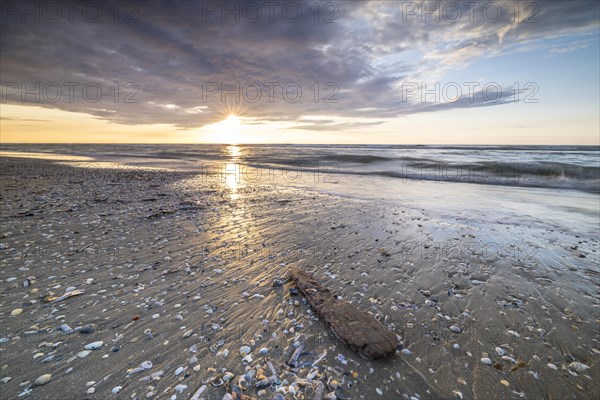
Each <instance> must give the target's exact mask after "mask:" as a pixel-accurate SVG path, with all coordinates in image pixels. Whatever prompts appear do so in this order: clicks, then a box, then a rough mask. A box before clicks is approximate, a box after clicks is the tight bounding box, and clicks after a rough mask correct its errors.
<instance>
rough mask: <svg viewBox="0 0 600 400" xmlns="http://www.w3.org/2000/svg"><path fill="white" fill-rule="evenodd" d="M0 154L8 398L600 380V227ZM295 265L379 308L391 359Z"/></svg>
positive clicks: (366, 395)
mask: <svg viewBox="0 0 600 400" xmlns="http://www.w3.org/2000/svg"><path fill="white" fill-rule="evenodd" d="M1 166H2V168H1V176H0V178H1V180H0V183H1V185H0V194H1V207H0V216H1V219H2V229H1V234H0V246H1V254H2V258H1V261H0V262H1V264H0V268H1V270H0V271H1V272H0V317H1V321H2V326H1V329H0V358H1V361H0V364H1V370H0V382H1V383H0V397H1V398H2V399H5V398H6V399H8V398H19V397H21V398H27V399H143V398H155V399H190V398H192V397H193V396H194V393H196V392H197V391H198V389H200V388H201V387H203V386H204V385H206V388H205V389H204V391H203V392H202V393H201V394H200V395H199V396H198V397H195V398H196V399H199V398H204V399H218V400H220V399H223V398H227V397H224V396H225V395H226V393H231V392H232V389H233V387H237V388H240V387H245V386H247V387H248V388H247V389H246V390H243V392H244V394H245V395H248V396H251V397H254V398H261V399H275V398H277V399H303V398H306V399H313V398H316V394H315V389H316V387H317V383H318V382H322V383H323V384H324V386H325V391H324V394H323V398H326V399H336V398H338V399H411V400H412V399H438V398H443V399H521V398H523V399H537V398H545V399H587V398H589V399H592V398H597V396H598V395H599V393H600V384H599V383H598V382H600V363H599V355H600V344H599V343H598V339H599V336H600V335H599V322H600V321H599V311H598V300H599V294H598V288H599V276H600V274H599V271H598V240H597V237H594V236H591V235H587V236H586V235H577V234H575V233H574V232H564V231H556V230H554V229H550V228H548V227H536V228H535V229H534V228H530V227H527V226H523V225H522V224H521V223H520V222H522V221H504V223H500V222H498V224H495V225H494V226H490V225H486V226H481V225H477V224H472V223H470V222H469V219H468V216H464V215H455V216H453V217H449V216H447V215H439V214H437V213H433V212H431V210H428V209H423V208H417V207H413V208H411V207H407V206H406V205H402V204H399V203H393V202H387V203H386V202H376V201H366V200H359V199H354V198H347V197H338V196H334V195H328V194H323V193H317V192H311V191H308V190H302V189H298V188H291V187H284V186H281V185H251V184H240V185H233V186H232V185H231V184H225V183H224V182H221V180H220V179H219V178H218V177H214V178H207V177H206V176H197V175H195V174H193V173H185V172H173V171H162V170H141V169H130V168H124V167H123V168H113V169H97V168H78V167H74V166H67V165H62V164H59V163H55V162H52V161H47V160H33V159H19V158H10V157H3V158H1ZM524 243H525V245H524ZM494 249H496V250H495V251H493V250H494ZM498 249H501V250H498ZM289 265H297V266H300V267H302V268H303V269H305V270H306V271H309V272H311V273H313V274H314V275H315V276H317V277H318V278H319V279H320V281H321V282H322V283H323V284H324V285H326V286H327V287H329V288H330V290H331V291H332V292H333V293H335V294H336V295H338V296H341V298H343V299H345V300H347V301H350V302H352V303H353V304H355V305H356V306H357V307H358V308H360V309H361V310H363V311H365V312H369V313H372V314H373V315H374V316H376V318H378V319H380V321H381V322H383V323H384V324H386V325H387V326H388V327H389V329H390V330H392V331H393V332H395V333H396V334H397V335H398V336H399V338H400V341H401V343H402V345H401V346H399V348H398V351H397V354H396V355H395V356H394V357H392V358H390V359H387V360H384V361H368V360H364V359H361V358H360V357H359V356H357V355H356V354H355V353H353V352H352V350H350V349H349V348H348V347H347V346H345V345H344V344H342V343H340V341H339V340H337V339H336V338H335V337H334V336H333V335H332V334H331V332H330V331H329V330H328V328H326V327H325V326H324V325H323V323H322V322H321V321H319V319H318V318H317V317H316V316H315V315H314V313H312V311H311V310H310V308H309V307H308V306H307V305H306V302H305V301H304V299H303V298H302V296H301V295H298V294H296V292H295V290H294V287H293V285H292V284H291V282H289V281H288V280H287V266H289ZM65 293H67V294H70V295H71V296H70V297H66V298H61V296H63V295H65ZM86 346H87V347H88V349H87V350H86ZM298 346H304V350H303V352H302V353H301V354H300V358H299V359H298V362H299V367H298V368H293V367H291V366H289V365H287V364H288V360H289V359H290V357H291V356H292V354H293V353H294V351H295V350H296V348H297V347H298ZM269 362H270V364H271V365H272V367H273V369H274V370H275V372H276V373H277V376H278V379H277V380H276V381H275V382H273V383H272V384H271V385H269V386H266V387H264V388H257V387H256V383H257V382H259V381H261V380H262V379H264V378H267V377H270V376H271V375H272V371H271V366H269V365H268V363H269ZM50 375H51V376H50ZM36 380H37V383H35V382H36Z"/></svg>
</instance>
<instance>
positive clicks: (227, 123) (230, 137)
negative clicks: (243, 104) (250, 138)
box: [207, 114, 245, 144]
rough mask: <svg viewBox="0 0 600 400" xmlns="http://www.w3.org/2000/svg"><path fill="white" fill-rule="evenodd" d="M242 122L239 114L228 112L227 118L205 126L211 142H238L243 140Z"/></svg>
mask: <svg viewBox="0 0 600 400" xmlns="http://www.w3.org/2000/svg"><path fill="white" fill-rule="evenodd" d="M244 128H245V127H244V124H243V122H242V120H241V119H240V117H239V116H237V115H235V114H230V115H228V116H227V118H225V119H223V120H221V121H219V122H216V123H214V124H210V125H208V126H207V129H208V131H209V132H210V133H209V140H210V141H211V142H213V143H224V144H239V143H241V142H242V141H243V140H244Z"/></svg>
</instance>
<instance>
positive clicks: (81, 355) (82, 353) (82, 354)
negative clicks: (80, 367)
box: [77, 350, 91, 358]
mask: <svg viewBox="0 0 600 400" xmlns="http://www.w3.org/2000/svg"><path fill="white" fill-rule="evenodd" d="M90 353H91V351H90V350H82V351H80V352H79V353H77V357H79V358H86V357H87V356H89V355H90Z"/></svg>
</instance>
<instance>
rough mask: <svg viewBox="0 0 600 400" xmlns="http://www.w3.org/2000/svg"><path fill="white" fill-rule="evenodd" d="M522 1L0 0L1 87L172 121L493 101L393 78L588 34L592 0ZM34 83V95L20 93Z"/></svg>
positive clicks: (110, 115)
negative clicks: (56, 7) (411, 90)
mask: <svg viewBox="0 0 600 400" xmlns="http://www.w3.org/2000/svg"><path fill="white" fill-rule="evenodd" d="M4 3H6V4H8V5H9V6H6V5H5V4H4ZM530 3H531V2H526V3H522V4H521V6H520V7H521V9H520V13H519V17H518V18H515V16H514V14H512V13H511V12H510V10H511V7H513V6H514V1H512V0H510V1H502V2H495V3H494V4H496V5H498V6H499V7H500V8H501V9H502V10H503V11H504V12H503V14H502V16H501V17H499V18H498V20H497V21H490V20H489V19H490V18H487V19H486V18H484V17H483V12H484V8H485V5H486V4H487V3H485V2H482V3H480V4H479V5H478V6H477V7H475V8H474V9H473V10H471V11H472V13H473V18H472V19H471V18H469V17H468V15H469V12H470V10H469V9H468V7H467V6H465V4H466V3H463V2H457V3H456V4H458V5H459V8H458V9H457V10H460V12H461V14H462V15H463V17H462V18H460V19H459V20H458V21H456V22H449V21H447V19H448V18H446V19H445V18H444V17H448V16H449V15H450V14H441V17H442V18H441V19H440V22H436V21H435V20H434V16H432V15H427V14H425V22H423V19H422V17H423V16H422V15H420V14H419V13H418V11H414V10H413V9H407V8H406V4H416V5H417V6H419V7H421V8H420V9H421V10H422V7H423V4H422V3H409V2H392V1H372V2H366V1H337V2H335V1H334V2H320V3H319V7H320V8H319V9H318V13H317V12H316V11H315V7H314V2H313V1H279V2H278V4H279V6H277V7H275V8H274V9H273V10H269V9H268V8H266V7H265V6H264V3H262V2H257V3H253V4H255V6H257V7H259V8H260V9H261V13H262V14H261V17H260V18H259V19H258V20H256V21H254V20H253V19H254V16H255V15H257V14H255V13H253V11H256V10H255V9H252V6H248V5H247V3H244V2H231V1H229V2H220V1H217V2H215V1H202V2H201V1H193V2H192V1H182V0H174V1H150V2H133V3H131V2H127V4H129V6H128V7H129V8H126V7H125V5H124V4H125V3H122V2H94V1H90V2H88V4H91V6H90V8H91V9H94V10H95V9H98V10H101V18H99V19H98V21H97V22H94V23H92V22H90V21H89V20H88V19H89V18H88V19H86V18H85V17H84V16H83V13H82V11H83V9H84V8H85V7H84V6H81V5H78V6H76V8H75V12H74V21H69V18H68V17H67V16H68V13H67V11H68V9H67V8H64V9H63V13H62V14H63V17H62V18H60V20H59V21H57V22H50V21H48V18H41V21H40V22H37V21H35V20H34V18H33V17H31V16H29V15H26V18H25V20H26V21H25V22H23V21H22V15H20V14H19V7H20V4H21V3H20V2H18V1H14V2H11V1H7V2H3V7H5V8H4V10H5V12H4V13H3V15H2V19H3V20H2V24H1V28H0V31H1V32H0V33H1V35H0V36H1V38H0V45H1V47H2V58H1V60H0V67H1V69H2V84H3V85H2V86H3V96H6V99H7V102H8V103H14V104H22V96H21V93H22V89H26V90H27V91H28V94H27V95H26V96H25V97H24V98H23V100H25V103H36V100H39V105H42V106H44V107H49V108H57V109H61V110H67V111H76V112H83V113H87V114H90V115H93V116H96V117H98V118H102V119H106V120H109V121H111V122H116V123H122V124H173V125H175V126H177V127H178V128H182V129H187V128H196V127H200V126H203V125H207V124H211V123H214V122H217V121H219V120H222V119H223V118H224V116H225V115H226V113H227V112H229V111H228V110H231V109H237V110H239V111H238V112H239V113H240V114H241V115H243V116H245V117H248V118H253V119H255V120H260V121H290V122H296V123H298V125H297V126H301V127H303V128H302V129H313V130H322V129H330V130H339V129H353V128H360V126H361V125H360V124H355V123H330V124H327V123H322V122H314V121H313V122H310V123H309V122H300V121H301V119H302V116H304V115H309V114H310V115H327V116H337V117H342V118H343V117H369V118H375V119H384V118H392V117H395V116H399V115H407V114H411V113H420V112H434V111H438V110H444V109H449V108H458V107H460V108H464V107H480V106H493V105H497V104H502V103H503V102H504V101H498V102H493V103H490V102H488V101H485V99H483V100H482V99H477V100H476V101H474V102H469V101H459V102H455V103H451V104H429V103H421V102H412V103H407V102H406V101H403V99H402V94H401V91H400V90H399V87H400V86H401V85H402V83H403V82H407V81H409V82H413V81H414V82H421V81H427V82H431V81H435V80H441V79H443V77H444V76H445V74H447V73H448V72H449V71H452V70H455V69H459V68H465V66H467V65H469V63H471V62H473V61H476V60H478V59H481V58H484V57H491V56H496V55H499V54H504V53H507V52H514V51H529V49H533V48H535V46H533V45H532V44H537V43H540V41H544V40H546V39H548V38H557V37H558V38H560V37H566V36H569V35H585V34H589V33H590V32H592V33H594V32H597V26H598V21H599V17H598V4H597V2H595V1H576V2H557V1H538V2H535V4H536V5H537V6H538V9H537V10H533V9H525V8H524V7H525V5H526V4H530ZM32 4H36V5H38V6H39V5H40V4H43V3H42V2H32ZM431 4H432V3H429V5H428V6H431ZM441 4H445V3H444V2H441ZM13 6H14V10H16V11H14V10H13V8H10V7H13ZM40 7H41V6H40ZM65 7H66V6H65ZM215 7H216V8H215ZM224 7H229V8H228V10H229V11H230V12H229V13H227V12H226V11H227V10H225V8H224ZM6 10H9V11H10V12H9V11H6ZM40 10H41V9H40ZM232 10H233V11H232ZM244 10H245V11H244ZM283 10H286V11H285V12H286V13H284V11H283ZM298 10H300V11H299V12H300V13H301V17H299V18H296V15H297V13H298ZM13 11H14V13H13ZM88 11H89V10H88ZM271 11H272V14H271ZM446 11H448V10H446ZM487 11H488V15H492V11H493V10H491V9H490V10H487ZM533 11H536V12H535V15H534V16H532V17H531V18H529V20H528V19H527V17H530V16H531V15H530V14H532V13H533ZM440 12H441V11H440ZM244 13H245V14H244ZM298 15H300V14H298ZM236 16H239V17H240V18H239V22H237V21H236V20H235V18H236ZM450 17H452V15H450ZM450 17H449V18H450ZM223 19H225V22H223ZM296 19H297V20H296ZM325 19H331V20H332V21H337V22H330V23H326V22H324V20H325ZM533 19H535V20H537V22H534V21H533ZM561 51H562V50H561V49H560V48H556V49H554V50H553V52H554V53H559V52H561ZM70 82H71V83H70ZM7 83H8V86H7ZM12 83H16V84H17V87H15V86H14V85H12ZM36 83H38V84H39V89H36V86H35V85H36ZM53 83H56V85H54V84H53ZM74 83H77V84H78V85H74ZM11 85H12V86H11ZM23 85H24V86H23ZM56 86H58V87H60V91H61V93H60V96H59V93H58V89H57V87H56ZM36 90H37V91H38V95H39V96H38V98H36V97H35V95H34V94H32V93H31V92H32V91H33V92H35V91H36ZM99 90H100V92H99ZM300 90H301V93H302V96H301V97H299V98H298V94H299V92H300ZM70 91H72V94H73V97H72V98H71V97H70V96H71V92H70ZM13 93H14V94H13ZM259 94H260V96H259ZM236 100H237V101H236ZM368 125H369V123H365V124H363V126H368Z"/></svg>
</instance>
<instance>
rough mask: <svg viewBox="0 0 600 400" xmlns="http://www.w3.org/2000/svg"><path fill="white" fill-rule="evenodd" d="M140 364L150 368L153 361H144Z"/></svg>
mask: <svg viewBox="0 0 600 400" xmlns="http://www.w3.org/2000/svg"><path fill="white" fill-rule="evenodd" d="M140 366H141V367H142V368H144V369H150V368H152V361H144V362H143V363H141V364H140Z"/></svg>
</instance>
